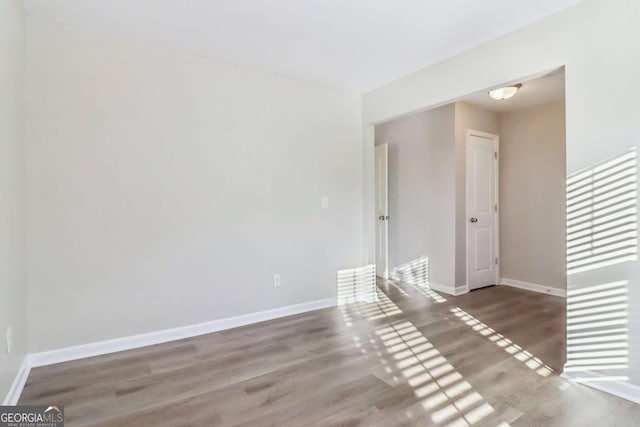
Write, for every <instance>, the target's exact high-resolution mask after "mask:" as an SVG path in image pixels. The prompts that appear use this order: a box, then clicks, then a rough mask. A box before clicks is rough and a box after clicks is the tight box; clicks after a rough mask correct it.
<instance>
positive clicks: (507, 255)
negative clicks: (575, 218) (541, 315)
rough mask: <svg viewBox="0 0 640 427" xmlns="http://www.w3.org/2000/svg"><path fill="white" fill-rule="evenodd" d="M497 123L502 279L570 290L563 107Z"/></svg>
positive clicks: (521, 113)
mask: <svg viewBox="0 0 640 427" xmlns="http://www.w3.org/2000/svg"><path fill="white" fill-rule="evenodd" d="M499 117H500V259H501V263H500V273H501V275H502V277H503V278H507V279H512V280H519V281H523V282H529V283H535V284H539V285H543V286H547V287H551V288H559V289H566V272H567V263H566V209H565V204H566V203H565V199H566V190H565V188H566V171H565V163H566V159H565V107H564V101H557V102H553V103H551V104H545V105H539V106H537V107H533V108H527V109H524V110H518V111H513V112H508V113H502V114H500V116H499Z"/></svg>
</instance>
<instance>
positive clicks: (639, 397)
mask: <svg viewBox="0 0 640 427" xmlns="http://www.w3.org/2000/svg"><path fill="white" fill-rule="evenodd" d="M561 376H562V377H563V378H566V379H568V380H570V381H572V382H575V383H578V384H583V385H586V386H588V387H591V388H595V389H596V390H600V391H604V392H605V393H609V394H613V395H614V396H618V397H620V398H622V399H626V400H629V401H631V402H635V403H640V386H637V385H634V384H630V383H628V382H627V381H607V377H606V376H605V375H603V374H600V373H598V372H591V371H583V372H563V373H562V375H561Z"/></svg>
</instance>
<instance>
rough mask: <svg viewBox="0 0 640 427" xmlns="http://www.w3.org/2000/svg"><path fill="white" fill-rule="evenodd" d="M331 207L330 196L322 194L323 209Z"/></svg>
mask: <svg viewBox="0 0 640 427" xmlns="http://www.w3.org/2000/svg"><path fill="white" fill-rule="evenodd" d="M328 207H329V198H328V197H327V196H322V209H327V208H328Z"/></svg>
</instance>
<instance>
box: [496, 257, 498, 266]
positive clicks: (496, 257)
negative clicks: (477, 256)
mask: <svg viewBox="0 0 640 427" xmlns="http://www.w3.org/2000/svg"><path fill="white" fill-rule="evenodd" d="M496 265H498V257H496Z"/></svg>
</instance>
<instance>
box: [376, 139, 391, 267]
mask: <svg viewBox="0 0 640 427" xmlns="http://www.w3.org/2000/svg"><path fill="white" fill-rule="evenodd" d="M387 157H388V146H387V144H380V145H376V154H375V162H376V189H375V190H376V272H377V275H378V276H381V277H383V278H385V279H386V278H388V277H389V267H388V258H389V248H388V243H387V241H388V237H389V236H388V234H389V198H388V193H389V184H388V160H387Z"/></svg>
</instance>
